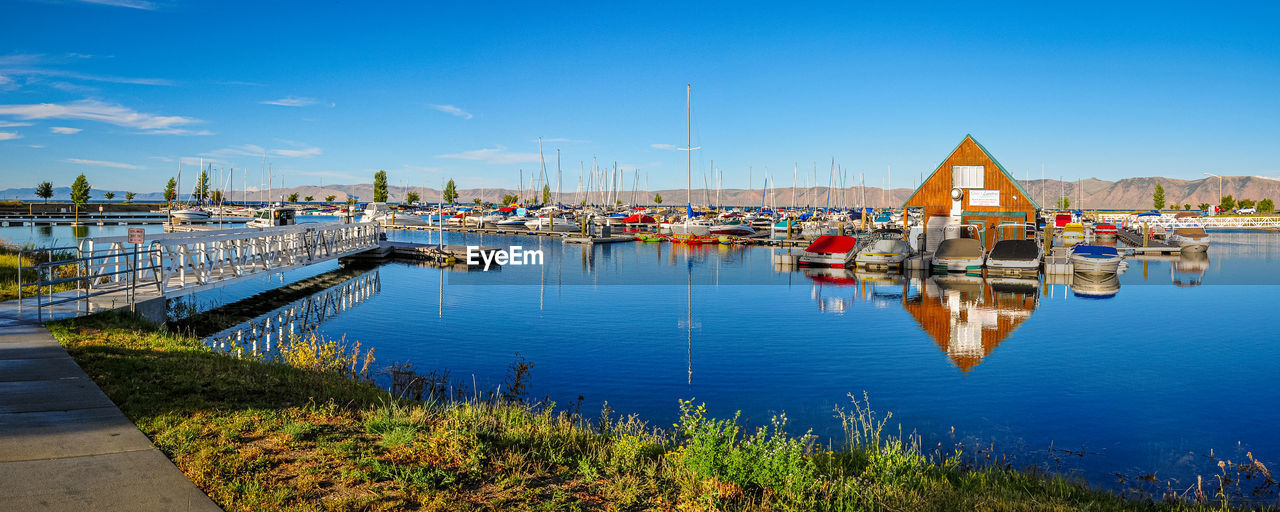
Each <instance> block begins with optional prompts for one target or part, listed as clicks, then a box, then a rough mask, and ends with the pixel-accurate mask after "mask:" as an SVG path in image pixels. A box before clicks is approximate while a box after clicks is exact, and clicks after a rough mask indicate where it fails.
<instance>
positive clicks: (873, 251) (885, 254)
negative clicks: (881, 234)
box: [854, 238, 912, 269]
mask: <svg viewBox="0 0 1280 512" xmlns="http://www.w3.org/2000/svg"><path fill="white" fill-rule="evenodd" d="M911 252H912V251H911V245H909V244H907V243H906V242H904V241H903V240H902V239H900V238H885V239H882V240H876V241H875V242H874V243H872V244H871V245H870V246H868V247H867V248H865V249H863V250H862V251H860V252H858V255H857V257H856V259H855V260H854V261H855V263H857V265H858V268H860V269H861V268H867V269H887V268H901V267H902V262H903V261H906V259H907V258H909V257H911Z"/></svg>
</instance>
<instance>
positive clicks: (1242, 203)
mask: <svg viewBox="0 0 1280 512" xmlns="http://www.w3.org/2000/svg"><path fill="white" fill-rule="evenodd" d="M1257 205H1258V202H1257V201H1254V200H1252V199H1241V200H1239V201H1236V206H1237V207H1239V208H1241V209H1244V208H1251V207H1254V206H1257Z"/></svg>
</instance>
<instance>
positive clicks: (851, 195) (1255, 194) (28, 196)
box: [0, 176, 1280, 209]
mask: <svg viewBox="0 0 1280 512" xmlns="http://www.w3.org/2000/svg"><path fill="white" fill-rule="evenodd" d="M1021 183H1022V186H1023V188H1024V189H1026V190H1027V193H1029V194H1031V196H1032V197H1033V198H1035V199H1036V200H1037V201H1041V199H1042V198H1043V199H1044V201H1043V202H1044V203H1046V204H1045V205H1044V206H1053V205H1054V204H1055V202H1056V200H1057V198H1058V197H1061V196H1063V195H1067V196H1070V197H1071V206H1072V207H1073V208H1076V207H1083V208H1100V209H1115V208H1151V206H1152V198H1151V194H1152V192H1153V191H1154V190H1155V186H1156V183H1159V184H1161V185H1162V186H1163V187H1164V190H1165V200H1166V203H1167V204H1169V205H1173V204H1179V205H1182V204H1188V203H1189V204H1191V205H1192V207H1194V206H1196V205H1197V204H1199V203H1210V204H1217V203H1218V197H1219V196H1218V179H1217V178H1206V179H1199V180H1181V179H1175V178H1161V177H1144V178H1126V179H1123V180H1119V181H1105V180H1099V179H1093V178H1090V179H1086V180H1081V181H1080V182H1078V183H1077V182H1064V181H1058V180H1043V181H1042V180H1028V181H1022V182H1021ZM388 190H389V192H390V196H391V197H390V199H391V201H392V202H401V201H404V198H405V195H406V194H407V193H408V192H411V191H412V192H418V194H419V195H420V196H421V197H422V200H424V201H430V202H435V201H439V200H440V191H439V190H437V189H433V188H427V189H421V188H418V187H398V186H391V187H389V189H388ZM912 191H913V189H908V188H895V189H893V190H891V191H885V190H884V189H881V188H877V187H866V188H865V189H863V188H859V187H852V188H846V189H839V188H837V189H832V190H831V195H830V199H829V201H830V203H829V204H831V205H832V206H838V205H841V204H842V203H843V204H844V205H848V206H857V205H859V204H862V201H860V198H865V199H866V202H865V205H866V206H875V207H880V206H899V205H901V204H902V203H903V201H905V200H906V199H907V196H908V195H910V194H911V192H912ZM104 192H106V191H104V190H94V191H93V192H92V194H91V196H92V198H93V199H94V200H101V199H102V194H103V193H104ZM114 192H115V193H116V200H121V199H124V191H119V190H117V191H114ZM295 192H296V193H297V194H298V199H299V200H302V199H303V198H305V197H306V196H312V198H313V200H314V201H323V200H324V199H325V197H326V196H330V195H332V196H335V199H334V200H335V201H338V202H345V201H346V200H347V198H348V197H350V196H355V197H357V198H358V199H359V201H361V202H365V201H369V200H371V199H373V184H371V183H361V184H356V185H324V186H311V185H303V186H297V187H289V188H285V189H275V190H272V191H271V196H272V197H268V194H267V192H266V191H262V192H258V191H252V190H251V191H249V192H248V193H245V192H243V191H239V190H236V191H233V192H232V193H231V194H230V196H231V197H232V198H233V199H234V200H236V201H240V200H242V198H247V199H248V200H250V201H266V200H268V199H276V200H279V199H280V197H282V196H283V197H286V198H287V197H288V196H289V194H292V193H295ZM515 193H516V191H514V190H512V189H506V188H470V189H468V188H462V189H458V196H459V199H458V201H459V202H463V203H468V202H471V201H472V199H474V198H479V199H480V200H481V201H486V202H494V203H497V202H501V201H502V196H504V195H507V194H515ZM655 193H656V194H661V195H662V200H663V201H662V203H663V204H667V205H679V204H684V203H686V202H687V200H686V197H687V194H686V192H685V190H684V189H664V190H654V191H642V192H640V193H634V195H633V192H632V191H630V190H626V191H623V192H622V193H621V194H620V196H621V197H620V199H621V200H622V202H623V203H631V202H632V198H633V197H635V202H636V203H639V204H653V195H654V194H655ZM1222 193H1223V194H1231V195H1232V196H1234V197H1235V198H1236V199H1241V198H1249V199H1255V200H1259V199H1266V198H1270V199H1273V200H1280V180H1274V179H1270V178H1262V177H1256V176H1225V177H1223V179H1222ZM718 195H719V200H718V201H717V199H716V196H717V192H716V191H715V190H705V189H700V188H696V189H694V190H693V203H694V204H708V203H715V204H726V205H759V204H760V203H761V199H762V198H761V190H760V189H755V190H746V189H740V188H738V189H723V190H720V191H719V192H718ZM768 196H769V197H768V198H766V199H765V202H766V203H768V204H771V205H778V206H787V205H790V204H792V197H793V196H792V189H791V187H785V188H777V189H771V190H770V192H769V194H768ZM842 196H843V200H842ZM70 197H71V189H70V187H57V188H55V189H54V196H53V199H52V200H55V201H66V200H68V199H69V198H70ZM582 197H583V194H579V193H567V192H566V193H565V194H564V197H563V198H562V201H563V202H566V203H576V202H578V201H581V199H582ZM794 197H795V203H797V204H799V205H801V206H803V205H815V206H822V205H826V204H828V195H827V187H812V188H798V189H796V190H795V195H794ZM4 199H21V200H24V201H40V198H37V197H36V195H35V189H34V188H11V189H5V190H0V200H4ZM134 200H135V201H160V200H163V194H161V193H159V192H149V193H140V194H138V195H137V196H136V197H135V198H134ZM552 200H555V191H554V190H553V191H552ZM591 202H593V203H600V202H602V201H601V199H600V194H599V193H598V192H592V193H591Z"/></svg>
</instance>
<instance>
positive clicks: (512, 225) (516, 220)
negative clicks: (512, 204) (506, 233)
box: [493, 215, 533, 229]
mask: <svg viewBox="0 0 1280 512" xmlns="http://www.w3.org/2000/svg"><path fill="white" fill-rule="evenodd" d="M531 220H533V217H528V216H525V215H511V216H508V217H507V218H505V219H502V220H500V221H498V222H495V223H493V225H494V226H496V227H498V228H502V229H523V228H524V227H525V223H527V222H529V221H531Z"/></svg>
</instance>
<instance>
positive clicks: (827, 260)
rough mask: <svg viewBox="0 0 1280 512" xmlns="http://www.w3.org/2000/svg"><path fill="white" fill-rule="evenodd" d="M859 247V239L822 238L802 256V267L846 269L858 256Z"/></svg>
mask: <svg viewBox="0 0 1280 512" xmlns="http://www.w3.org/2000/svg"><path fill="white" fill-rule="evenodd" d="M857 246H858V239H856V238H854V237H851V236H840V235H824V236H820V237H818V238H817V239H816V240H814V241H813V243H811V244H809V246H808V247H805V249H804V252H803V253H801V254H800V266H802V267H832V268H845V267H846V266H849V264H850V263H852V262H853V261H854V258H855V257H856V256H857V251H856V250H857Z"/></svg>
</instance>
